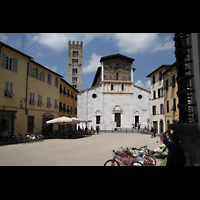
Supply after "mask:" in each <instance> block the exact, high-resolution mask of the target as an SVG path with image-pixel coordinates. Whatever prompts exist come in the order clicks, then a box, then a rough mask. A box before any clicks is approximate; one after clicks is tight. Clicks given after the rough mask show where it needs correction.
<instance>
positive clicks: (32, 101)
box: [29, 92, 36, 105]
mask: <svg viewBox="0 0 200 200" xmlns="http://www.w3.org/2000/svg"><path fill="white" fill-rule="evenodd" d="M29 104H30V105H35V104H36V102H35V94H34V93H32V92H30V99H29Z"/></svg>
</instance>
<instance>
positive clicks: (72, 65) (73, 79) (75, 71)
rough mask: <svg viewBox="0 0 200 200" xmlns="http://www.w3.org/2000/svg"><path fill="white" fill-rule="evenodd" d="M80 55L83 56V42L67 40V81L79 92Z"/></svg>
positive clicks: (80, 74)
mask: <svg viewBox="0 0 200 200" xmlns="http://www.w3.org/2000/svg"><path fill="white" fill-rule="evenodd" d="M82 57H83V42H82V41H81V44H79V41H77V43H76V44H75V41H73V42H72V44H71V41H69V48H68V75H67V81H68V83H69V84H71V85H72V86H73V87H74V88H76V89H77V90H78V91H79V92H80V91H81V90H82Z"/></svg>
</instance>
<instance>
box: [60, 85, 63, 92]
mask: <svg viewBox="0 0 200 200" xmlns="http://www.w3.org/2000/svg"><path fill="white" fill-rule="evenodd" d="M62 92H63V91H62V85H61V84H60V94H62Z"/></svg>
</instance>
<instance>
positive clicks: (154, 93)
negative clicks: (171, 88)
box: [153, 90, 156, 99]
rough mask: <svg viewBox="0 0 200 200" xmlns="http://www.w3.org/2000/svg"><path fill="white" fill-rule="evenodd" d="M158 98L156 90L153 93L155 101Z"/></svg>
mask: <svg viewBox="0 0 200 200" xmlns="http://www.w3.org/2000/svg"><path fill="white" fill-rule="evenodd" d="M155 98H156V91H155V90H154V91H153V99H155Z"/></svg>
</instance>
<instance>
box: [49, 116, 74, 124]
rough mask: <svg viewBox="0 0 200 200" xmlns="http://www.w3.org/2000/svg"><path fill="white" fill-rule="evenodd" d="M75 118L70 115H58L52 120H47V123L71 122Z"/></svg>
mask: <svg viewBox="0 0 200 200" xmlns="http://www.w3.org/2000/svg"><path fill="white" fill-rule="evenodd" d="M72 121H73V120H72V119H71V118H69V117H64V116H63V117H58V118H55V119H52V120H49V121H47V122H46V123H47V124H51V123H71V122H72Z"/></svg>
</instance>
